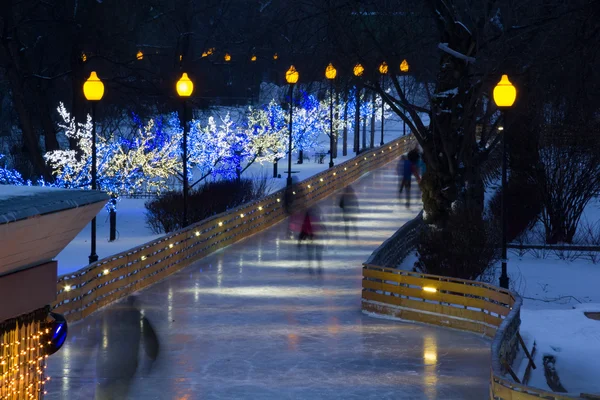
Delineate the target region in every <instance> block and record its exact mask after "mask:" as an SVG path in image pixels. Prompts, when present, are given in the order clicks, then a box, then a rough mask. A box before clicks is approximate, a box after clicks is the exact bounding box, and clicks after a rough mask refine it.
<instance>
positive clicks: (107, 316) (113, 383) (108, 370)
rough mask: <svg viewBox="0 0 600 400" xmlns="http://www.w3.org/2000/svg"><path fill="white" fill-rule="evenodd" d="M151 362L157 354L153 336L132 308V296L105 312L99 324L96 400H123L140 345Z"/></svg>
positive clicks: (157, 349)
mask: <svg viewBox="0 0 600 400" xmlns="http://www.w3.org/2000/svg"><path fill="white" fill-rule="evenodd" d="M142 340H143V343H144V349H145V351H146V355H147V356H148V357H149V358H150V360H152V362H153V361H155V360H156V358H157V356H158V352H159V347H160V346H159V343H158V338H157V336H156V332H155V331H154V329H153V328H152V325H151V324H150V321H148V319H147V318H146V317H144V316H143V315H142V313H141V312H140V310H139V309H138V308H137V306H136V300H135V297H134V296H129V297H128V298H127V300H126V301H125V302H123V303H121V304H117V305H116V306H115V307H114V308H112V309H110V310H107V311H106V312H105V313H104V317H103V319H102V322H101V327H100V332H99V336H98V341H99V343H98V345H99V346H98V356H97V358H96V376H97V378H98V383H97V385H96V400H126V399H128V398H129V396H128V394H129V387H130V385H131V381H132V379H133V376H134V375H135V373H136V371H137V369H138V356H139V348H140V343H141V341H142Z"/></svg>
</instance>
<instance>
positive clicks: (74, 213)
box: [0, 185, 108, 400]
mask: <svg viewBox="0 0 600 400" xmlns="http://www.w3.org/2000/svg"><path fill="white" fill-rule="evenodd" d="M107 200H108V196H107V195H106V194H104V193H101V192H92V191H81V190H64V189H56V188H43V187H15V186H7V185H0V242H1V243H2V247H1V248H0V304H2V307H0V399H1V400H19V399H40V398H42V397H43V394H44V385H45V383H46V382H47V380H48V379H50V378H48V377H46V376H45V373H44V370H45V360H46V358H47V357H48V352H47V351H46V350H45V346H46V345H47V344H48V340H49V336H47V335H48V334H49V333H50V332H49V329H48V328H47V326H48V323H47V318H48V314H49V312H50V307H49V304H50V303H52V302H54V300H55V299H56V286H55V282H56V270H57V265H56V261H53V258H54V257H56V255H57V254H58V253H59V252H60V251H61V250H62V249H63V248H64V247H65V246H66V245H67V244H68V243H69V242H70V241H71V240H73V238H74V237H75V235H77V234H78V233H79V231H81V229H83V227H85V225H86V224H87V223H88V222H89V221H90V220H91V219H92V218H93V216H95V215H96V214H97V213H98V211H100V209H101V208H102V206H103V205H104V204H105V203H106V201H107Z"/></svg>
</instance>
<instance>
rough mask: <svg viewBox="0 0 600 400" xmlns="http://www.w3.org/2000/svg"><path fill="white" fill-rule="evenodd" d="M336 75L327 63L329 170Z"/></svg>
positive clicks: (333, 68) (332, 67) (331, 153)
mask: <svg viewBox="0 0 600 400" xmlns="http://www.w3.org/2000/svg"><path fill="white" fill-rule="evenodd" d="M336 75H337V70H336V69H335V67H334V66H333V65H332V64H331V63H329V65H328V66H327V68H325V77H326V78H327V79H328V80H329V168H333V144H334V141H333V80H334V79H335V77H336Z"/></svg>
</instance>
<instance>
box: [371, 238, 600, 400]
mask: <svg viewBox="0 0 600 400" xmlns="http://www.w3.org/2000/svg"><path fill="white" fill-rule="evenodd" d="M384 244H385V243H384ZM382 247H383V245H382ZM382 247H380V248H379V249H378V250H377V251H376V253H377V252H380V253H381V252H388V251H391V250H390V249H383V248H382ZM388 247H391V246H389V244H388ZM375 256H377V255H376V254H375V253H374V256H372V257H371V259H373V258H374V257H375ZM378 256H379V258H381V257H382V256H381V254H379V255H378ZM362 287H363V290H362V309H363V311H365V312H367V313H374V314H383V315H388V316H392V317H395V318H399V319H403V320H407V321H416V322H423V323H427V324H434V325H439V326H444V327H448V328H454V329H460V330H464V331H470V332H475V333H479V334H483V335H486V336H487V337H489V338H491V339H492V346H491V347H492V349H491V350H492V351H491V352H492V362H491V364H492V365H491V375H490V399H491V400H540V399H548V400H572V399H596V398H600V397H595V396H593V395H587V394H581V395H580V396H578V395H573V394H562V393H553V392H547V391H544V390H542V389H538V388H533V387H530V386H527V385H523V384H521V383H519V382H517V381H516V380H518V378H517V379H516V380H515V379H514V378H515V377H514V376H513V379H511V378H509V377H508V376H509V374H510V375H512V374H513V372H512V369H511V366H512V362H513V360H514V358H515V356H516V353H517V351H518V346H519V345H521V346H523V342H522V340H521V338H520V336H519V326H520V322H521V321H520V309H521V304H522V300H521V298H520V297H519V296H518V295H517V294H515V293H513V292H511V291H508V290H506V289H501V288H498V287H496V286H494V285H490V284H487V283H483V282H476V281H469V280H465V279H456V278H449V277H444V276H437V275H429V274H421V273H416V272H409V271H403V270H399V269H394V268H386V267H381V266H377V265H373V264H363V281H362ZM528 356H529V355H528ZM532 361H533V360H531V362H532Z"/></svg>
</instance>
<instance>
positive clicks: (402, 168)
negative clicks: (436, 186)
mask: <svg viewBox="0 0 600 400" xmlns="http://www.w3.org/2000/svg"><path fill="white" fill-rule="evenodd" d="M418 161H419V153H418V151H416V150H411V151H410V152H409V153H408V156H405V155H402V157H400V162H399V164H398V175H399V177H400V176H401V177H402V180H401V181H400V190H399V192H400V193H402V191H403V190H404V192H405V193H406V207H410V187H411V180H412V176H413V175H414V176H415V178H416V179H417V183H420V182H421V176H420V175H419V171H418V168H417V165H416V163H417V162H418Z"/></svg>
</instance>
